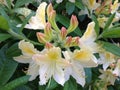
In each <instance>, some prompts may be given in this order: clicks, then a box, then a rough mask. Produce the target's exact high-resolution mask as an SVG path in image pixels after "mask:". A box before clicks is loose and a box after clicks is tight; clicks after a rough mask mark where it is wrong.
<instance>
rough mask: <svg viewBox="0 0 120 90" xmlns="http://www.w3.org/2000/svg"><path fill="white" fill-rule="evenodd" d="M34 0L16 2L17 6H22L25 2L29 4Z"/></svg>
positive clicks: (18, 0)
mask: <svg viewBox="0 0 120 90" xmlns="http://www.w3.org/2000/svg"><path fill="white" fill-rule="evenodd" d="M32 2H33V0H17V2H16V3H15V8H18V7H20V6H23V5H25V4H28V3H32Z"/></svg>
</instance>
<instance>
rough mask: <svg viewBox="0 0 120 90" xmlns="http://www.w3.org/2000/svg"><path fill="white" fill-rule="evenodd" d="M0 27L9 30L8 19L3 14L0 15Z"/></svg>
mask: <svg viewBox="0 0 120 90" xmlns="http://www.w3.org/2000/svg"><path fill="white" fill-rule="evenodd" d="M0 29H3V30H9V25H8V21H7V20H6V19H5V18H4V17H3V16H0Z"/></svg>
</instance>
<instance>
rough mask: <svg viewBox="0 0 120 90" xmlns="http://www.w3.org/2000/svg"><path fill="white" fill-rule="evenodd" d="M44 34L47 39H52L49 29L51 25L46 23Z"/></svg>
mask: <svg viewBox="0 0 120 90" xmlns="http://www.w3.org/2000/svg"><path fill="white" fill-rule="evenodd" d="M44 32H45V35H46V36H47V37H48V38H51V37H52V28H51V25H50V23H49V22H47V23H46V26H45V29H44Z"/></svg>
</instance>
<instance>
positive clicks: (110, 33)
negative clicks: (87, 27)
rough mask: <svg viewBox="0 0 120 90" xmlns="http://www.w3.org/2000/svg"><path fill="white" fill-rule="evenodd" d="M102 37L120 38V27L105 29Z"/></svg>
mask: <svg viewBox="0 0 120 90" xmlns="http://www.w3.org/2000/svg"><path fill="white" fill-rule="evenodd" d="M101 37H103V38H120V27H116V28H110V29H107V30H105V31H104V32H103V33H102V34H101Z"/></svg>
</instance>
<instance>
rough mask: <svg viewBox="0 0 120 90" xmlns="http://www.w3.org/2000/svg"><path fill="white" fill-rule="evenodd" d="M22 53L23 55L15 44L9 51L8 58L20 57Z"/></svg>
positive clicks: (7, 52)
mask: <svg viewBox="0 0 120 90" xmlns="http://www.w3.org/2000/svg"><path fill="white" fill-rule="evenodd" d="M11 52H12V53H11ZM20 53H21V50H20V49H18V43H15V44H13V45H12V46H11V47H9V48H8V49H7V51H6V56H7V57H15V56H19V55H20Z"/></svg>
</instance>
